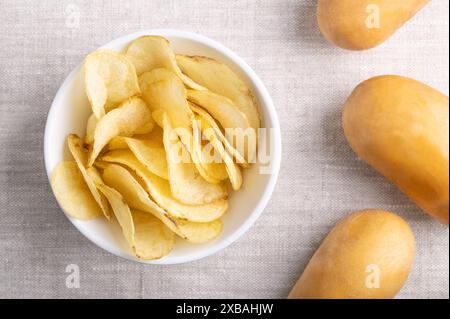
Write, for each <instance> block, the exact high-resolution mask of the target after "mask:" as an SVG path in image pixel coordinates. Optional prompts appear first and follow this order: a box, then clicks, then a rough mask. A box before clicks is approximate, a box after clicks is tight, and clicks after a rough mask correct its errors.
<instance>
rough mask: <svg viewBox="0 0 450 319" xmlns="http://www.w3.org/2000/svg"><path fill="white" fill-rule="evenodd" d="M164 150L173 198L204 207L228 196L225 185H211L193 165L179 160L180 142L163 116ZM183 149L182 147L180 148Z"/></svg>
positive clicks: (167, 119)
mask: <svg viewBox="0 0 450 319" xmlns="http://www.w3.org/2000/svg"><path fill="white" fill-rule="evenodd" d="M163 124H164V148H165V149H166V154H167V167H168V170H169V182H170V189H171V191H172V195H173V197H175V198H176V199H177V200H178V201H180V202H181V203H183V204H186V205H204V204H209V203H211V202H213V201H215V200H218V199H223V198H226V197H227V196H228V192H227V189H226V185H225V184H223V183H219V184H211V183H209V182H207V181H206V180H205V179H204V178H203V177H202V176H200V175H199V173H198V170H197V168H196V167H195V164H193V163H192V162H191V161H186V160H184V159H182V158H181V159H180V155H179V149H180V141H179V139H178V138H177V137H176V136H175V138H173V136H171V135H173V134H171V133H172V132H173V130H172V126H171V124H170V121H169V118H168V116H166V115H164V116H163ZM181 147H183V146H181Z"/></svg>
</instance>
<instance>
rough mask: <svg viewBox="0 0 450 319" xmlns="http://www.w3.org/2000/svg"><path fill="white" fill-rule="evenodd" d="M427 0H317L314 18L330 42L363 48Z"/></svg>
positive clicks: (388, 32) (375, 42)
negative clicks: (315, 16)
mask: <svg viewBox="0 0 450 319" xmlns="http://www.w3.org/2000/svg"><path fill="white" fill-rule="evenodd" d="M429 1H430V0H401V1H393V0H358V1H355V0H319V2H318V7H317V20H318V23H319V26H320V29H321V31H322V33H323V35H324V36H325V38H326V39H327V40H328V41H330V42H331V43H333V44H335V45H337V46H339V47H341V48H343V49H348V50H367V49H370V48H373V47H376V46H378V45H380V44H381V43H383V42H384V41H386V40H387V39H388V38H389V37H391V36H392V35H393V34H394V33H395V32H396V31H397V30H398V29H399V28H400V27H401V26H403V25H404V24H405V23H406V22H407V21H408V20H409V19H411V18H412V17H413V16H414V15H415V14H416V13H417V12H418V11H420V10H421V9H422V8H423V7H424V6H425V5H426V4H427V3H428V2H429ZM194 79H195V78H194Z"/></svg>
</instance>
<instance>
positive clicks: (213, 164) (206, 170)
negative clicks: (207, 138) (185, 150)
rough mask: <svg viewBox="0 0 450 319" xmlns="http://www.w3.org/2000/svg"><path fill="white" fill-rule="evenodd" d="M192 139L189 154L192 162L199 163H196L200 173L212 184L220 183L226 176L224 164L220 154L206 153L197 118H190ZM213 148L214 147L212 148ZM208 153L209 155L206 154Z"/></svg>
mask: <svg viewBox="0 0 450 319" xmlns="http://www.w3.org/2000/svg"><path fill="white" fill-rule="evenodd" d="M192 129H193V139H192V144H193V145H192V149H191V156H192V158H193V160H194V162H196V163H199V164H198V165H196V167H197V169H198V171H199V172H200V175H202V177H203V178H204V179H205V180H206V181H208V182H210V183H213V184H217V183H220V182H221V181H223V180H225V179H227V178H228V173H227V170H226V167H225V164H224V163H223V161H222V156H221V155H220V154H219V153H217V154H216V152H214V154H212V155H210V154H207V153H208V151H207V150H208V149H207V146H208V145H207V146H206V147H205V148H204V147H203V145H202V140H201V137H202V136H203V134H202V131H201V127H200V125H199V123H198V122H197V120H195V119H194V120H192ZM212 149H213V150H215V149H214V148H212ZM208 155H210V156H208Z"/></svg>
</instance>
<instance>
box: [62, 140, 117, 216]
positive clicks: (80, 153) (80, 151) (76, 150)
mask: <svg viewBox="0 0 450 319" xmlns="http://www.w3.org/2000/svg"><path fill="white" fill-rule="evenodd" d="M67 145H68V147H69V151H70V153H71V154H72V156H73V158H74V159H75V162H76V163H77V165H78V168H79V170H80V172H81V174H82V176H83V177H84V180H85V182H86V184H87V186H88V187H89V190H90V191H91V193H92V196H93V197H94V199H95V200H96V202H97V204H98V205H99V206H100V208H101V209H102V211H103V214H104V215H105V217H106V219H108V220H109V218H110V215H111V213H110V210H109V206H108V202H107V200H106V198H105V197H104V196H103V195H102V194H101V193H100V192H99V191H98V189H97V186H96V183H95V181H94V180H93V179H92V177H91V176H89V174H88V172H87V171H86V162H87V152H86V150H85V149H84V148H83V142H82V140H81V138H79V137H78V136H77V135H75V134H70V135H69V136H68V137H67Z"/></svg>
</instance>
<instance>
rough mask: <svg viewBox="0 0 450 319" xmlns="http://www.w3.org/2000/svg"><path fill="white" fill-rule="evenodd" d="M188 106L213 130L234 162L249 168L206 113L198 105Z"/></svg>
mask: <svg viewBox="0 0 450 319" xmlns="http://www.w3.org/2000/svg"><path fill="white" fill-rule="evenodd" d="M189 106H190V107H191V109H192V111H194V113H195V114H196V115H197V116H199V117H200V119H201V120H202V121H205V122H206V123H208V124H209V126H211V127H212V128H213V129H214V132H215V133H216V136H217V138H218V139H219V141H220V142H221V143H222V144H223V145H224V146H225V149H226V150H227V152H228V153H229V154H230V155H231V156H232V157H233V158H234V159H235V160H236V162H237V163H238V164H240V165H241V166H242V167H244V168H247V167H249V164H248V163H247V161H246V160H245V158H244V156H242V155H241V154H240V153H239V152H238V151H237V150H236V149H235V148H234V147H233V145H231V143H230V142H229V141H228V139H227V138H226V137H225V135H224V134H223V133H222V131H221V130H220V127H219V125H217V123H216V121H215V120H214V118H213V117H212V116H211V115H209V113H208V112H206V111H205V110H204V109H202V108H201V107H199V106H198V105H195V104H193V103H190V104H189Z"/></svg>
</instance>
